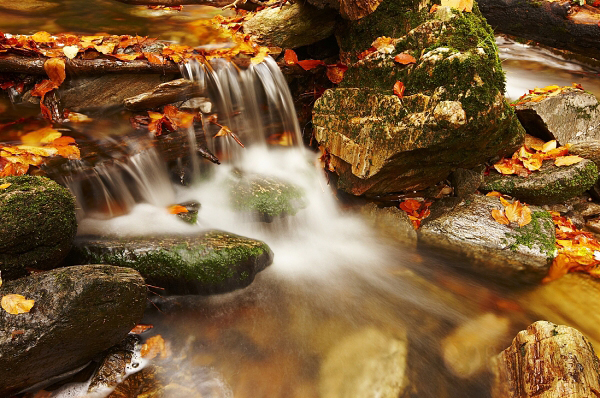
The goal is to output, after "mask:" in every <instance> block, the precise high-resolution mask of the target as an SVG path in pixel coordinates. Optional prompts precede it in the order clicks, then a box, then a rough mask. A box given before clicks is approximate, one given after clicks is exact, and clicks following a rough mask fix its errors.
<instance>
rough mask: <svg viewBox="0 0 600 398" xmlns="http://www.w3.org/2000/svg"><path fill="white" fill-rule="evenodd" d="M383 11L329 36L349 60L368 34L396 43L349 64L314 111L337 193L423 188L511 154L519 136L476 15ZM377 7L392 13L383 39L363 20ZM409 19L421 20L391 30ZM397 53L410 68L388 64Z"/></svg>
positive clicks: (489, 36) (487, 34) (488, 34)
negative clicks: (398, 87) (397, 87)
mask: <svg viewBox="0 0 600 398" xmlns="http://www.w3.org/2000/svg"><path fill="white" fill-rule="evenodd" d="M388 3H389V2H384V3H382V4H381V5H380V6H379V8H378V9H377V11H376V12H374V13H373V14H371V15H369V16H368V17H366V18H365V20H368V21H371V22H369V23H366V22H365V23H362V24H358V22H363V20H361V21H358V22H354V23H355V24H357V25H356V26H355V28H354V29H349V30H348V32H343V31H341V32H339V33H338V41H340V43H341V48H342V50H344V51H348V52H349V53H348V54H347V57H348V58H349V59H353V54H356V52H359V51H364V50H366V49H368V48H369V46H370V43H371V42H372V41H373V40H374V39H375V38H376V36H375V35H382V34H385V33H388V34H394V35H396V36H392V37H396V39H393V40H392V44H393V45H394V48H393V50H392V51H391V52H389V53H383V52H375V53H372V54H370V55H367V56H366V57H363V59H360V60H358V61H356V62H354V63H351V64H350V65H349V69H348V71H347V72H346V75H345V77H344V80H343V81H342V83H341V84H340V86H339V87H338V88H335V89H330V90H327V91H326V92H325V93H324V95H323V96H322V97H321V98H319V100H317V102H316V104H315V107H314V117H313V122H314V125H315V137H316V139H317V141H318V142H319V143H320V144H321V145H322V146H323V147H324V148H325V149H326V150H327V151H328V152H329V153H330V154H331V165H332V166H333V167H334V168H335V171H336V173H337V174H338V176H339V179H338V187H339V188H341V189H343V190H345V191H347V192H350V193H352V194H355V195H361V194H366V195H379V194H383V193H388V192H394V191H403V190H414V189H423V188H426V187H428V186H430V185H433V184H435V183H437V182H438V181H440V180H442V179H444V178H446V177H447V176H448V174H450V172H451V171H452V170H453V169H455V168H459V167H460V168H466V169H468V168H472V167H474V166H476V165H478V164H481V163H483V162H485V161H486V160H488V159H489V158H491V157H493V156H497V155H503V154H506V153H511V151H513V150H514V149H516V148H517V147H518V145H519V144H520V143H521V141H522V140H523V138H524V130H523V128H522V127H521V126H520V125H519V123H518V120H517V118H516V116H515V115H514V112H513V111H512V109H510V107H509V106H508V105H507V103H506V101H505V100H504V95H503V94H504V73H503V72H502V68H501V65H500V61H499V59H498V54H497V48H496V45H495V42H494V36H493V31H492V29H491V28H490V27H489V25H487V23H486V22H485V20H484V19H483V17H482V16H481V14H480V13H479V11H478V10H477V8H476V7H475V8H474V10H473V12H472V13H466V12H465V13H462V12H459V11H456V10H450V9H449V8H447V7H441V8H440V10H439V11H438V13H436V14H433V15H432V16H429V14H428V13H427V12H426V10H425V13H423V8H420V6H417V5H416V4H415V5H413V6H412V7H413V8H412V11H410V12H409V11H408V10H409V8H410V7H408V4H409V3H410V4H413V3H416V2H407V1H404V2H400V3H402V4H404V8H402V7H400V8H393V7H392V8H390V7H391V6H390V5H389V4H388ZM386 4H388V6H386ZM386 7H388V8H387V11H388V12H396V14H392V18H395V23H394V24H395V27H394V28H393V30H392V31H391V32H388V30H386V29H384V27H381V29H380V28H379V27H380V26H379V25H378V24H377V20H375V19H373V18H375V17H376V16H377V15H378V14H379V13H380V12H383V11H384V10H386ZM394 10H395V11H394ZM400 10H403V11H402V12H401V11H400ZM385 18H389V15H387V14H386V17H385ZM386 20H387V19H386ZM368 21H367V22H368ZM414 21H424V22H422V23H421V24H420V25H418V26H417V27H416V28H414V29H412V30H410V31H408V30H402V29H401V27H405V28H406V29H407V28H410V27H411V26H413V22H414ZM349 23H350V22H349ZM367 26H368V29H367ZM399 34H404V36H399ZM359 38H360V39H361V40H358V39H359ZM364 39H366V40H364ZM367 43H369V44H367ZM400 53H408V54H410V55H412V56H413V57H414V58H415V59H416V63H415V64H409V65H401V64H398V63H397V62H395V61H394V57H395V56H396V55H398V54H400ZM397 81H400V82H403V84H404V86H405V88H406V90H405V93H404V97H403V98H399V97H398V96H396V95H394V94H393V87H394V84H395V83H396V82H397Z"/></svg>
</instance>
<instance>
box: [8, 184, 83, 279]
mask: <svg viewBox="0 0 600 398" xmlns="http://www.w3.org/2000/svg"><path fill="white" fill-rule="evenodd" d="M0 184H10V185H9V186H8V187H6V188H4V189H2V190H0V271H2V278H3V279H4V280H9V279H15V278H18V277H21V276H24V275H26V274H27V270H26V268H33V269H42V270H47V269H51V268H54V267H56V266H58V265H59V264H60V262H61V261H62V260H63V259H64V258H65V256H66V255H67V253H68V252H69V249H70V248H71V242H72V240H73V238H74V236H75V233H76V232H77V220H76V217H75V200H74V198H73V195H71V193H70V192H69V191H67V190H66V189H65V188H63V187H61V186H60V185H58V184H57V183H55V182H54V181H52V180H50V179H48V178H45V177H34V176H19V177H5V178H0Z"/></svg>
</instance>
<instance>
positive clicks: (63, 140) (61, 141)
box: [52, 135, 75, 146]
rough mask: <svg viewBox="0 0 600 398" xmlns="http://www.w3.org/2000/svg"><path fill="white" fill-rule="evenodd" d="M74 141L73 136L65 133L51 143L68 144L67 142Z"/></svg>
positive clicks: (72, 142)
mask: <svg viewBox="0 0 600 398" xmlns="http://www.w3.org/2000/svg"><path fill="white" fill-rule="evenodd" d="M74 143H75V138H73V137H69V136H67V135H63V136H62V137H60V138H57V139H55V140H54V141H52V145H54V146H61V145H69V144H74Z"/></svg>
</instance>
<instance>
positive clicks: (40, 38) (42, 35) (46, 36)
mask: <svg viewBox="0 0 600 398" xmlns="http://www.w3.org/2000/svg"><path fill="white" fill-rule="evenodd" d="M31 39H32V40H33V41H35V42H36V43H48V42H50V41H52V36H50V33H48V32H44V31H41V32H36V33H34V34H33V35H32V36H31Z"/></svg>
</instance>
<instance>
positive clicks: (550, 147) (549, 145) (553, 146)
mask: <svg viewBox="0 0 600 398" xmlns="http://www.w3.org/2000/svg"><path fill="white" fill-rule="evenodd" d="M553 149H556V140H552V141H548V142H546V143H545V144H544V145H542V152H544V153H546V152H549V151H551V150H553Z"/></svg>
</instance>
